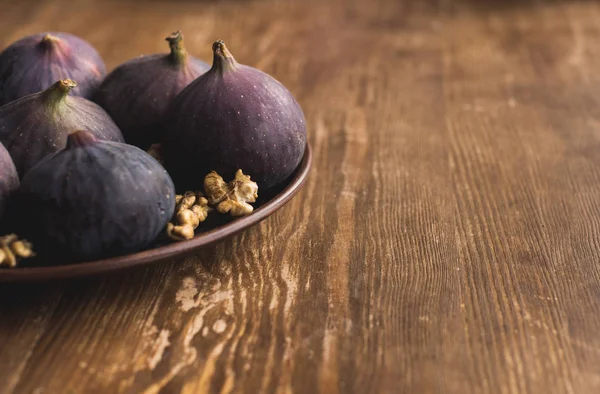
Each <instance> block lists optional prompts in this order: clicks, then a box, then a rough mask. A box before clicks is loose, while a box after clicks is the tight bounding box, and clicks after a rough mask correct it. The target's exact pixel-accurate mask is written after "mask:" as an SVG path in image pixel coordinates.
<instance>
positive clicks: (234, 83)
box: [163, 40, 306, 190]
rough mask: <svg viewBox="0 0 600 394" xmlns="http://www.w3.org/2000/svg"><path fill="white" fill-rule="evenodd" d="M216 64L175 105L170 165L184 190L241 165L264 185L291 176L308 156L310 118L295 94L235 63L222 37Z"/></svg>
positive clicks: (229, 174) (167, 148) (167, 143)
mask: <svg viewBox="0 0 600 394" xmlns="http://www.w3.org/2000/svg"><path fill="white" fill-rule="evenodd" d="M213 53H214V56H213V65H212V67H211V69H210V70H209V71H207V72H206V73H205V74H203V75H202V76H200V77H199V78H198V79H196V80H195V81H194V82H192V83H191V84H190V85H188V87H187V88H185V89H184V90H183V91H182V92H181V93H180V94H179V95H178V96H177V97H176V98H175V100H173V102H172V104H171V106H170V107H169V110H168V114H167V119H166V125H167V127H168V130H167V133H166V135H165V139H164V146H163V149H164V155H165V165H166V167H167V170H169V173H170V174H171V176H172V177H173V180H174V181H175V185H176V186H177V187H178V188H182V189H184V190H197V189H199V188H201V187H202V178H203V176H204V175H206V174H207V173H209V172H210V171H216V172H218V173H219V174H220V175H221V176H223V177H224V178H226V179H232V178H234V176H235V173H236V171H237V170H238V169H242V170H243V171H244V173H246V174H249V175H250V176H252V180H254V181H256V182H257V183H258V186H259V187H260V188H261V189H265V190H266V189H269V188H271V187H273V186H275V185H277V184H279V183H281V182H282V181H284V180H285V179H287V178H288V177H289V176H290V175H291V174H292V173H293V171H294V170H295V169H296V167H297V166H298V164H299V163H300V161H301V159H302V155H303V153H304V148H305V145H306V122H305V119H304V114H303V113H302V109H301V108H300V106H299V105H298V103H297V102H296V100H295V99H294V97H293V96H292V94H291V93H290V92H289V91H288V90H287V89H286V88H285V87H284V86H283V85H282V84H281V83H279V82H278V81H277V80H275V79H274V78H273V77H271V76H269V75H268V74H265V73H264V72H262V71H259V70H257V69H255V68H252V67H249V66H244V65H241V64H239V63H237V62H236V60H235V59H234V57H233V56H232V55H231V53H230V52H229V50H228V49H227V47H226V46H225V44H224V43H223V41H221V40H219V41H217V42H215V43H214V44H213Z"/></svg>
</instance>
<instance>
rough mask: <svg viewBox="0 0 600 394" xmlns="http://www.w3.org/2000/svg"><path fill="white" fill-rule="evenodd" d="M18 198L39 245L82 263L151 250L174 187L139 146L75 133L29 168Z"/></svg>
mask: <svg viewBox="0 0 600 394" xmlns="http://www.w3.org/2000/svg"><path fill="white" fill-rule="evenodd" d="M15 201H17V210H18V213H19V222H20V223H23V224H24V226H22V227H23V228H21V233H20V234H22V235H23V236H24V237H26V238H27V239H28V240H31V241H32V242H33V244H34V245H35V247H36V250H39V251H40V252H42V253H44V254H46V256H51V257H53V258H60V259H61V260H62V259H64V260H67V261H84V260H90V259H98V258H104V257H110V256H116V255H121V254H125V253H131V252H135V251H138V250H140V249H143V248H144V247H146V246H147V245H148V244H149V243H150V242H152V241H153V240H154V239H155V238H156V236H157V235H158V234H159V233H160V232H161V231H162V230H164V229H165V226H166V225H167V222H168V221H169V219H171V217H172V216H173V211H174V210H175V189H174V187H173V182H172V181H171V178H170V177H169V175H168V174H167V172H166V171H165V169H164V168H163V167H162V166H161V165H160V164H159V163H158V162H157V161H156V160H154V159H153V158H152V157H151V156H150V155H148V154H147V153H146V152H144V151H142V150H141V149H139V148H136V147H135V146H132V145H128V144H124V143H118V142H109V141H100V140H97V139H96V138H95V137H94V136H93V135H92V134H91V133H88V132H86V131H77V132H74V133H72V134H70V135H69V138H68V142H67V147H66V148H65V149H64V150H62V151H60V152H57V153H55V154H53V155H51V156H48V157H47V158H46V159H44V160H42V161H41V162H40V163H39V164H38V165H37V166H35V167H34V168H32V169H31V171H29V172H28V173H27V175H26V176H25V177H24V178H23V180H22V182H21V187H20V188H19V190H18V192H17V194H16V197H15Z"/></svg>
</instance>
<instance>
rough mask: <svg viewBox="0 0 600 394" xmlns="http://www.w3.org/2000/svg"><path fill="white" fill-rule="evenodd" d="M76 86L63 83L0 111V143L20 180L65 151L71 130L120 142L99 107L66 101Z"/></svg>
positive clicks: (78, 100)
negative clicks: (7, 153)
mask: <svg viewBox="0 0 600 394" xmlns="http://www.w3.org/2000/svg"><path fill="white" fill-rule="evenodd" d="M75 86H77V84H76V83H75V82H74V81H71V80H70V79H64V80H61V81H58V82H56V83H55V84H54V85H52V86H51V87H49V88H48V89H46V90H44V91H43V92H39V93H34V94H30V95H29V96H25V97H22V98H20V99H18V100H16V101H13V102H11V103H8V104H6V105H4V106H2V107H0V142H2V143H3V144H4V146H5V147H6V149H7V150H8V152H9V153H10V155H11V156H12V158H13V161H14V163H15V166H16V167H17V171H18V172H19V176H20V177H21V178H22V177H23V175H25V173H26V172H27V171H28V170H29V169H30V168H31V167H33V166H34V165H36V164H37V163H38V162H39V161H40V160H41V159H42V158H44V157H45V156H47V155H48V154H50V153H54V152H56V151H58V150H61V149H62V148H64V147H65V145H66V143H67V136H68V134H69V132H71V131H73V130H78V129H82V128H85V129H86V130H88V131H89V132H90V133H92V134H93V135H94V136H96V137H97V138H99V139H102V140H108V141H117V142H122V141H123V136H122V135H121V132H120V131H119V128H118V127H117V125H116V124H115V123H114V122H113V121H112V119H111V118H110V116H108V114H107V113H106V112H105V111H104V110H103V109H102V108H101V107H100V106H99V105H98V104H95V103H93V102H91V101H89V100H86V99H84V98H83V97H69V95H68V94H69V91H70V90H71V89H73V88H74V87H75Z"/></svg>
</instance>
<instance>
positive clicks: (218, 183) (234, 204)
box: [204, 170, 258, 216]
mask: <svg viewBox="0 0 600 394" xmlns="http://www.w3.org/2000/svg"><path fill="white" fill-rule="evenodd" d="M204 192H205V193H206V197H207V198H208V202H209V204H210V205H216V209H217V211H218V212H219V213H229V214H231V216H245V215H248V214H250V213H252V211H253V210H254V207H252V205H250V204H249V203H253V202H256V199H257V198H258V185H257V184H256V182H252V181H251V180H250V176H248V175H244V173H243V172H242V170H237V172H236V173H235V178H234V179H233V180H232V181H231V182H229V183H226V182H225V181H224V180H223V178H222V177H221V176H220V175H219V174H217V173H216V172H215V171H211V172H210V173H209V174H208V175H207V176H206V177H205V178H204Z"/></svg>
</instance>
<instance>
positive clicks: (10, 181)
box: [0, 144, 19, 220]
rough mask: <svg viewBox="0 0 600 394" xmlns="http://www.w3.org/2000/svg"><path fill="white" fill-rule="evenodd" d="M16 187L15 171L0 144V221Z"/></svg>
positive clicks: (16, 176)
mask: <svg viewBox="0 0 600 394" xmlns="http://www.w3.org/2000/svg"><path fill="white" fill-rule="evenodd" d="M18 187H19V175H18V174H17V169H16V168H15V165H14V163H13V161H12V159H11V157H10V154H9V153H8V151H7V150H6V148H5V147H4V145H2V144H0V220H2V219H3V218H4V212H5V209H6V205H7V203H8V200H9V198H10V196H11V195H12V194H13V192H14V191H15V190H17V188H18Z"/></svg>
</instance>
